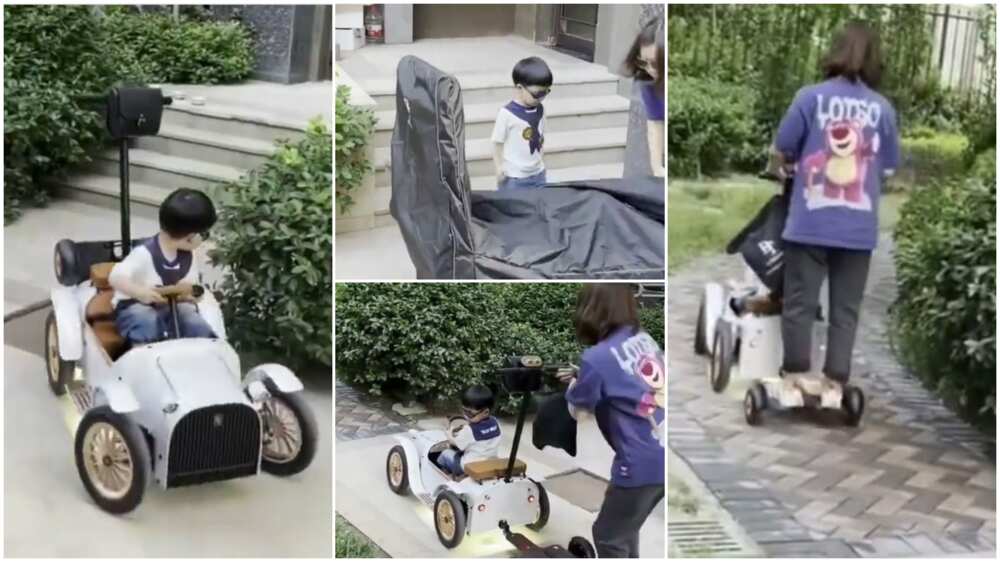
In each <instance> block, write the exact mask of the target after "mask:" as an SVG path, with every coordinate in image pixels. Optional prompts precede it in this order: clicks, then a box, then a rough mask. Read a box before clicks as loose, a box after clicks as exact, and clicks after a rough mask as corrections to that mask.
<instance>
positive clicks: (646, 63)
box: [636, 58, 656, 71]
mask: <svg viewBox="0 0 1000 562" xmlns="http://www.w3.org/2000/svg"><path fill="white" fill-rule="evenodd" d="M636 63H637V64H638V66H639V68H642V69H645V70H647V71H648V70H653V69H654V68H656V63H655V62H654V61H651V60H646V59H643V58H640V59H638V60H636Z"/></svg>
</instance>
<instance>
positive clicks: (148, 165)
mask: <svg viewBox="0 0 1000 562" xmlns="http://www.w3.org/2000/svg"><path fill="white" fill-rule="evenodd" d="M129 164H130V170H131V174H130V178H131V183H144V184H148V185H152V186H156V187H159V188H162V189H166V190H167V191H173V190H174V189H176V188H178V187H191V188H194V189H201V190H208V189H211V188H212V187H213V186H215V185H217V184H219V183H225V182H229V181H236V180H238V179H239V178H240V176H241V175H243V173H244V170H241V169H238V168H234V167H232V166H225V165H222V164H214V163H210V162H203V161H201V160H193V159H191V158H183V157H180V156H167V155H164V154H160V153H158V152H152V151H150V150H144V149H139V148H134V149H132V150H131V151H129ZM86 172H88V173H92V174H98V175H104V176H111V177H114V178H117V177H118V151H117V150H112V151H108V152H105V153H103V154H101V155H99V156H98V157H97V158H96V159H95V160H94V162H93V163H92V164H91V165H90V167H88V168H87V170H86ZM116 181H117V180H116Z"/></svg>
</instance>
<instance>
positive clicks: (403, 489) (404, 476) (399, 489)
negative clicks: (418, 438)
mask: <svg viewBox="0 0 1000 562" xmlns="http://www.w3.org/2000/svg"><path fill="white" fill-rule="evenodd" d="M396 458H398V459H399V461H398V462H399V468H400V471H401V474H400V475H399V480H398V482H396V483H393V462H394V459H396ZM408 470H409V466H408V465H407V464H406V451H405V450H403V446H402V445H396V446H395V447H393V448H392V449H389V454H388V455H386V457H385V481H386V482H388V483H389V489H390V490H392V491H393V492H395V493H397V494H399V495H401V496H405V495H407V494H409V493H410V476H409V472H407V471H408Z"/></svg>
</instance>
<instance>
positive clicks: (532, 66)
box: [511, 57, 552, 88]
mask: <svg viewBox="0 0 1000 562" xmlns="http://www.w3.org/2000/svg"><path fill="white" fill-rule="evenodd" d="M511 77H512V78H513V79H514V85H515V86H517V85H518V84H520V85H522V86H542V87H545V88H548V87H549V86H551V85H552V71H551V70H549V65H547V64H545V61H543V60H542V59H540V58H538V57H528V58H526V59H521V60H519V61H517V64H515V65H514V71H513V72H511Z"/></svg>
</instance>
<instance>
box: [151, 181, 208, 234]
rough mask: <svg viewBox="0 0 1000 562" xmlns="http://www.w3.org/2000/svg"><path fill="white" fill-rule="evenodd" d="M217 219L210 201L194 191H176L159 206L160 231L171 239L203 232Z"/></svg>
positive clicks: (202, 194)
mask: <svg viewBox="0 0 1000 562" xmlns="http://www.w3.org/2000/svg"><path fill="white" fill-rule="evenodd" d="M217 218H218V217H217V216H216V214H215V205H213V204H212V200H211V199H209V198H208V196H207V195H205V194H204V193H202V192H201V191H198V190H196V189H188V188H186V187H182V188H180V189H177V190H175V191H174V192H172V193H171V194H170V195H167V198H166V199H164V200H163V203H162V204H160V230H162V231H164V232H166V233H167V234H169V235H170V236H171V237H172V238H184V237H185V236H188V235H191V234H195V233H198V232H204V231H206V230H208V229H210V228H212V225H214V224H215V221H216V219H217Z"/></svg>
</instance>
